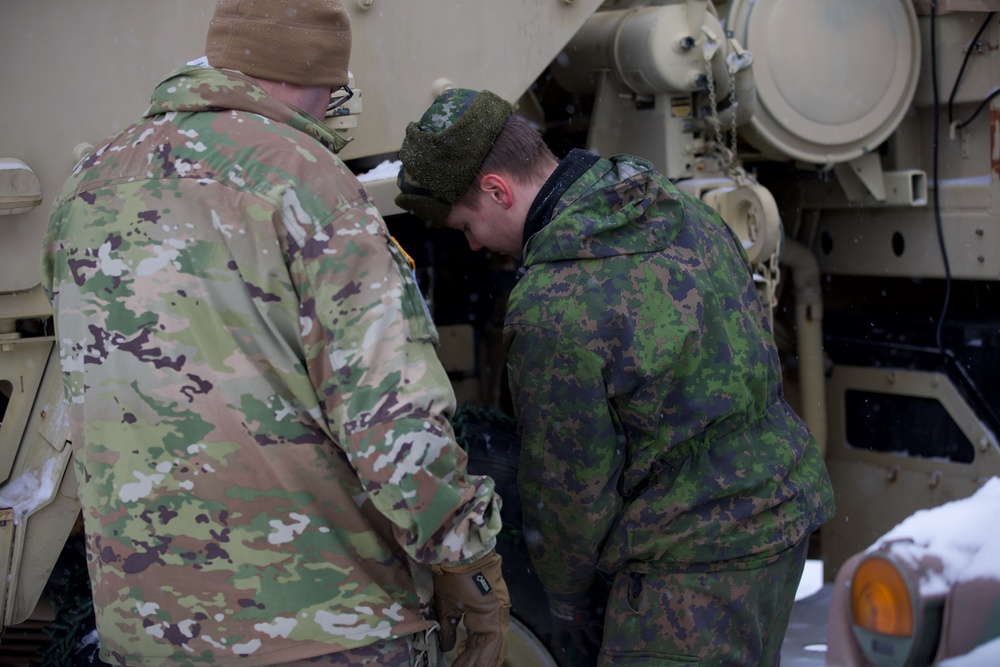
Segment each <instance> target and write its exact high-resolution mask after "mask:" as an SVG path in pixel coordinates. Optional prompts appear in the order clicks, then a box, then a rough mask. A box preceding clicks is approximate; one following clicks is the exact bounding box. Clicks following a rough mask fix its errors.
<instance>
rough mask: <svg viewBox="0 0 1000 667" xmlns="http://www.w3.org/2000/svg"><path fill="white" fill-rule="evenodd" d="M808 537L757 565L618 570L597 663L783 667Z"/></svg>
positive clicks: (601, 665)
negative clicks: (717, 569)
mask: <svg viewBox="0 0 1000 667" xmlns="http://www.w3.org/2000/svg"><path fill="white" fill-rule="evenodd" d="M807 542H808V540H803V542H802V543H801V544H799V545H798V546H796V547H793V548H792V549H789V550H787V551H785V552H784V553H782V554H781V555H780V556H778V558H777V560H775V561H774V562H772V563H770V564H768V565H765V566H763V567H760V568H755V569H752V570H728V571H721V572H684V573H669V572H655V573H646V574H642V573H638V572H629V571H623V572H619V573H617V574H616V575H615V577H614V580H613V582H612V584H611V594H610V596H609V598H608V605H607V612H606V616H605V620H604V641H603V643H602V646H601V654H600V657H599V659H598V666H599V667H608V666H610V665H616V666H619V667H620V666H626V667H636V666H639V665H642V666H644V667H646V666H649V667H653V666H656V667H673V666H680V665H685V666H688V667H690V665H700V666H701V667H750V666H753V665H757V666H760V667H777V665H778V663H779V661H780V658H781V643H782V641H783V640H784V637H785V631H786V630H787V629H788V621H789V618H790V616H791V613H792V603H793V602H794V600H795V591H796V589H797V588H798V583H799V579H800V578H801V577H802V571H803V568H804V566H805V560H806V548H807Z"/></svg>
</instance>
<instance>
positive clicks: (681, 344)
mask: <svg viewBox="0 0 1000 667" xmlns="http://www.w3.org/2000/svg"><path fill="white" fill-rule="evenodd" d="M524 271H525V273H524V275H523V276H522V277H521V278H520V280H519V281H518V283H517V285H516V286H515V287H514V290H513V292H512V293H511V296H510V302H509V306H508V312H507V315H506V319H505V322H504V341H505V345H506V348H507V357H508V365H509V376H510V383H511V390H512V393H513V400H514V404H515V406H516V407H517V410H518V422H519V430H520V432H521V438H522V444H521V447H522V450H521V452H522V453H521V462H520V467H519V472H518V483H519V486H520V489H521V494H522V496H523V502H524V529H525V533H526V539H527V541H528V543H529V545H530V548H531V556H532V561H533V563H534V565H535V567H536V568H537V570H538V574H539V577H540V579H541V581H542V583H543V585H544V586H545V588H546V589H547V590H548V591H549V592H550V593H554V594H557V595H574V594H577V593H580V592H582V591H585V590H587V589H588V588H589V587H590V584H591V582H592V581H593V579H594V576H595V572H596V571H597V570H600V571H603V572H607V573H613V572H617V571H619V570H622V569H624V568H625V567H629V568H632V569H633V570H638V571H643V570H646V569H657V570H663V569H664V568H669V569H671V570H683V569H687V568H699V569H712V568H723V569H734V568H752V567H755V566H757V565H759V564H760V563H762V562H766V561H767V559H769V558H771V557H772V556H774V554H776V553H778V552H780V551H783V550H785V549H788V548H789V547H791V546H792V545H795V544H798V543H800V542H801V541H802V540H804V539H805V538H806V537H807V536H808V535H809V534H810V533H811V532H812V531H814V530H815V529H816V528H817V527H818V526H820V525H821V524H822V523H824V522H825V521H827V520H828V519H830V518H831V516H832V515H833V510H834V501H833V492H832V488H831V486H830V480H829V477H828V474H827V471H826V466H825V464H824V462H823V460H822V456H821V454H820V451H819V447H818V446H817V443H816V441H815V439H814V438H813V437H812V436H811V435H810V433H809V432H808V430H807V428H806V426H805V425H804V424H803V422H802V421H801V420H800V419H799V417H798V416H796V414H795V413H794V412H793V411H792V409H791V407H790V406H789V405H788V403H787V402H786V401H785V399H784V398H783V395H782V383H781V376H780V367H779V361H778V352H777V349H776V347H775V344H774V340H773V337H772V334H771V331H770V328H769V326H770V325H769V323H768V321H767V317H766V314H765V311H764V309H763V307H762V306H761V303H760V300H759V298H758V296H757V291H756V288H755V286H754V283H753V279H752V275H751V272H750V269H749V265H748V263H747V260H746V253H745V252H744V251H743V248H742V247H741V245H740V244H739V242H738V241H737V240H736V239H735V238H734V236H733V234H732V232H731V231H730V230H729V228H728V227H727V226H726V225H725V224H724V223H723V222H722V221H721V220H720V219H719V217H718V215H717V214H716V213H715V212H714V211H713V210H711V209H710V208H709V207H708V206H706V205H705V204H703V203H702V202H700V201H698V200H696V199H694V198H692V197H689V196H688V195H686V194H683V193H681V192H679V191H678V190H677V189H676V188H675V187H674V186H673V185H672V184H671V183H670V182H669V181H668V180H667V179H665V178H663V177H662V176H660V175H659V174H657V173H656V172H655V171H654V170H653V169H652V167H651V165H650V164H649V163H648V162H645V161H643V160H640V159H638V158H632V157H629V156H619V157H617V158H614V159H612V160H599V161H598V162H596V163H595V164H594V165H593V166H592V167H591V168H590V170H588V171H587V172H586V173H585V174H584V175H583V176H581V177H580V178H579V179H578V180H577V181H576V182H575V183H573V184H571V185H570V186H569V187H568V188H567V189H566V191H565V192H563V193H562V195H561V197H560V199H559V201H558V203H556V205H555V209H554V211H553V214H552V219H551V221H550V222H549V223H548V224H547V225H546V226H544V227H542V228H541V229H540V230H539V231H538V232H536V233H535V234H534V235H533V236H532V237H531V238H530V239H528V240H527V242H526V245H525V252H524Z"/></svg>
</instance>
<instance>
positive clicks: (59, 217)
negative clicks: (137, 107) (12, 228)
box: [43, 0, 510, 667]
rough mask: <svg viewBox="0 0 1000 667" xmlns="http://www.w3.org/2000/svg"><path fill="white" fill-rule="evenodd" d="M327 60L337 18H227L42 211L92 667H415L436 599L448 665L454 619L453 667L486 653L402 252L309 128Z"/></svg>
mask: <svg viewBox="0 0 1000 667" xmlns="http://www.w3.org/2000/svg"><path fill="white" fill-rule="evenodd" d="M350 39H351V33H350V20H349V17H348V15H347V13H346V11H345V10H344V7H343V6H342V5H341V3H340V2H339V0H326V1H319V2H318V1H316V0H280V1H279V0H253V1H251V0H242V2H239V1H237V0H222V1H221V2H220V3H219V4H218V6H217V8H216V11H215V13H214V15H213V17H212V21H211V24H210V27H209V30H208V38H207V47H206V48H207V59H208V62H210V63H211V65H212V66H189V67H186V68H183V69H180V70H178V71H176V72H174V73H173V74H171V75H170V76H169V77H168V78H167V79H166V80H164V81H163V82H162V83H161V84H160V85H159V86H158V87H157V88H156V90H155V91H154V92H153V95H152V101H151V104H150V107H149V109H148V110H147V111H146V113H145V115H144V117H143V118H142V119H141V120H140V121H139V122H138V123H137V124H135V125H133V126H131V127H129V128H127V129H125V130H123V131H121V132H120V133H118V134H116V135H115V136H113V137H111V138H110V139H109V140H107V141H106V142H105V143H104V144H102V145H100V146H99V147H98V148H97V149H96V150H94V151H93V152H91V153H90V154H89V155H88V156H87V157H86V158H85V159H83V160H82V161H81V163H80V164H79V165H77V167H76V168H75V169H74V171H73V174H72V176H71V178H70V179H69V181H68V182H67V183H66V185H65V187H64V188H63V190H62V192H61V194H60V195H59V196H58V198H57V200H56V201H55V202H54V205H53V209H52V216H51V222H50V226H49V229H48V233H47V236H46V239H45V246H44V251H43V274H44V281H45V283H46V289H47V290H48V293H49V296H50V297H51V299H52V302H53V305H54V309H55V314H56V315H55V317H56V331H57V336H58V340H59V348H60V359H61V363H62V368H63V371H64V378H65V389H66V396H67V399H68V401H69V402H70V403H71V405H72V425H71V427H72V434H73V447H74V450H75V460H76V464H77V468H76V469H77V473H78V476H79V481H80V497H81V501H82V505H83V516H84V522H85V527H86V534H87V546H88V559H89V568H90V575H91V580H92V585H93V596H94V607H95V609H96V613H97V627H98V634H99V636H100V640H101V646H102V648H101V656H102V659H104V660H106V661H108V662H110V663H113V664H116V665H126V664H127V665H138V664H142V665H147V666H148V665H172V666H176V665H220V666H225V665H245V666H247V667H249V666H251V665H279V664H281V665H299V664H303V665H304V664H309V665H317V664H319V665H326V664H330V665H353V664H379V665H392V666H399V665H411V664H428V661H430V662H431V664H433V663H434V661H436V660H437V659H438V658H439V657H440V656H439V653H440V651H439V650H438V648H437V646H436V644H437V642H434V641H433V637H434V635H433V634H432V631H433V629H434V628H435V627H436V622H435V620H434V614H433V612H432V609H431V607H432V605H433V606H434V607H435V608H436V610H437V612H438V615H437V619H438V620H439V621H440V622H441V624H442V626H443V627H442V630H441V648H444V649H445V650H448V649H449V648H450V646H448V644H454V638H455V629H456V624H457V622H458V621H459V620H460V619H461V618H462V616H463V613H464V621H465V626H466V628H467V630H468V631H469V637H470V641H469V642H468V644H467V649H466V650H465V651H464V652H463V653H462V654H461V655H460V656H459V659H458V661H457V662H456V664H461V665H467V666H471V665H489V666H493V665H498V664H500V663H501V662H502V661H503V659H504V655H505V652H506V633H507V624H508V609H509V604H510V602H509V596H508V594H507V589H506V585H505V583H504V582H503V579H502V576H501V575H500V561H499V556H498V555H496V553H495V552H494V550H493V549H494V545H495V542H496V535H497V534H498V532H499V530H500V512H499V508H500V499H499V497H498V496H496V495H495V494H494V490H493V481H492V480H491V479H490V478H488V477H482V476H472V475H468V474H467V473H466V457H465V454H464V452H463V451H462V450H461V448H460V447H459V446H458V445H457V444H456V442H455V439H454V433H453V431H452V429H451V426H450V424H449V420H448V418H449V415H450V414H451V413H452V411H453V410H454V407H455V399H454V394H453V392H452V389H451V386H450V384H449V381H448V378H447V376H446V374H445V373H444V371H443V369H442V367H441V365H440V362H439V361H438V359H437V357H436V355H435V351H434V345H435V344H436V342H437V332H436V330H435V328H434V326H433V324H432V322H431V320H430V318H429V315H428V312H427V310H426V306H425V304H424V303H423V300H422V297H421V295H420V292H419V290H418V288H417V286H416V284H415V282H414V280H413V277H412V271H411V267H410V266H409V265H408V258H407V257H406V255H405V254H404V253H403V252H402V251H401V249H400V248H399V247H398V246H397V245H396V244H395V242H394V241H393V239H392V238H391V237H390V236H389V233H388V232H387V229H386V226H385V223H384V222H383V220H382V219H381V217H380V216H379V213H378V211H376V209H375V206H374V205H373V203H372V201H371V199H370V198H369V196H368V194H367V193H366V192H365V190H364V189H363V188H362V186H361V185H360V184H359V183H358V181H357V180H356V179H355V177H354V176H353V175H352V174H351V172H350V171H349V170H348V169H347V168H346V167H345V165H344V164H343V162H342V161H341V160H340V159H339V158H338V157H336V155H335V154H334V153H335V152H336V151H337V150H339V149H340V148H342V147H343V145H344V144H345V143H346V142H345V141H344V140H343V139H342V138H341V137H340V136H339V135H337V134H336V133H335V132H334V131H332V130H331V129H329V128H328V127H327V126H325V125H324V124H323V123H322V122H320V121H319V120H317V118H321V117H322V116H323V115H324V114H325V113H326V111H327V108H326V107H327V105H328V104H329V103H330V100H331V93H332V92H333V91H336V90H338V89H340V87H341V86H343V85H345V84H346V83H347V66H348V58H349V54H350ZM479 575H483V576H479ZM432 586H433V588H432ZM432 591H433V596H434V597H433V598H432V597H431V596H432ZM319 656H322V657H319Z"/></svg>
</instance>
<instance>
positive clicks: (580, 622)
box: [548, 592, 603, 656]
mask: <svg viewBox="0 0 1000 667" xmlns="http://www.w3.org/2000/svg"><path fill="white" fill-rule="evenodd" d="M548 597H549V613H550V614H552V639H553V641H554V643H555V645H556V646H566V645H567V643H570V644H572V645H573V647H574V648H575V649H576V650H577V651H579V652H580V654H581V655H583V656H586V655H593V654H595V653H596V652H597V650H598V649H599V648H600V647H601V634H602V631H603V628H602V623H601V619H600V618H598V617H597V616H595V615H594V613H593V612H592V611H591V609H590V593H589V592H586V593H579V594H577V595H572V596H563V595H552V594H549V596H548Z"/></svg>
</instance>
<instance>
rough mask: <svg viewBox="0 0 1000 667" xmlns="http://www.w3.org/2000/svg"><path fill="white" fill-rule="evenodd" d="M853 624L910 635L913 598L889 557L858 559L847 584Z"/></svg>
mask: <svg viewBox="0 0 1000 667" xmlns="http://www.w3.org/2000/svg"><path fill="white" fill-rule="evenodd" d="M851 615H852V616H853V618H854V623H855V625H857V626H859V627H862V628H864V629H866V630H869V631H871V632H877V633H880V634H883V635H889V636H891V637H912V636H913V601H912V600H911V598H910V590H909V587H908V586H907V585H906V580H905V579H904V578H903V575H902V574H901V573H900V571H899V569H897V568H896V566H895V565H894V564H893V563H892V562H891V561H889V560H886V559H885V558H881V557H878V556H873V557H870V558H867V559H865V560H864V561H862V563H861V565H859V566H858V569H857V570H855V572H854V581H853V582H852V583H851Z"/></svg>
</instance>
